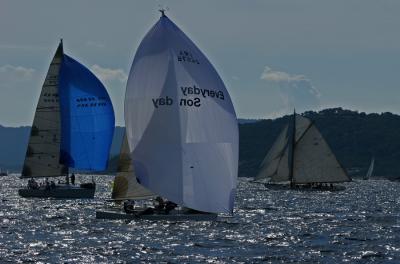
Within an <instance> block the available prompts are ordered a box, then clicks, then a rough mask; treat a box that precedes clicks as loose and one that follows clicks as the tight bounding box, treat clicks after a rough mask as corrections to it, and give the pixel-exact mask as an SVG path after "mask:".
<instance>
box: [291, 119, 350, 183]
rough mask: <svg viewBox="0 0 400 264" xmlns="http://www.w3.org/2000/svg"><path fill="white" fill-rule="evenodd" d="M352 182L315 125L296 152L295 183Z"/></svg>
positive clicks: (301, 140) (305, 135)
mask: <svg viewBox="0 0 400 264" xmlns="http://www.w3.org/2000/svg"><path fill="white" fill-rule="evenodd" d="M346 181H350V178H349V177H348V176H347V174H346V172H345V171H344V170H343V168H342V166H341V165H340V164H339V162H338V161H337V160H336V157H335V155H334V154H333V153H332V151H331V149H330V148H329V146H328V144H327V143H326V141H325V140H324V139H323V137H322V135H321V133H320V132H319V131H318V129H317V127H316V126H315V125H311V127H310V128H309V129H308V130H307V131H306V133H305V134H304V135H303V136H302V138H301V139H300V141H299V142H297V144H296V147H295V150H294V164H293V182H294V183H312V182H325V183H335V182H346Z"/></svg>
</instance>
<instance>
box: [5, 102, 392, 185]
mask: <svg viewBox="0 0 400 264" xmlns="http://www.w3.org/2000/svg"><path fill="white" fill-rule="evenodd" d="M304 116H306V117H308V118H310V119H311V120H313V121H314V122H315V124H316V126H317V127H318V128H319V129H320V131H321V133H322V135H323V136H324V137H325V139H326V141H327V142H328V144H329V145H330V146H331V148H332V150H333V152H334V153H335V154H336V156H337V158H338V160H339V161H340V162H341V163H342V165H343V166H344V167H345V168H346V169H347V170H348V171H350V172H351V173H352V174H354V175H363V174H365V172H366V170H367V167H368V166H369V163H370V160H371V157H372V156H375V173H374V174H375V175H379V176H386V177H390V178H397V177H398V176H400V162H399V161H400V116H399V115H395V114H391V113H382V114H365V113H359V112H356V111H350V110H343V109H341V108H334V109H326V110H323V111H320V112H306V113H304ZM288 118H289V116H284V117H281V118H277V119H274V120H244V119H243V120H240V122H239V123H240V125H239V132H240V143H239V144H240V148H239V149H240V151H239V159H240V162H239V176H245V177H252V176H254V175H255V174H256V173H257V171H258V167H259V164H260V162H261V160H262V159H263V158H264V156H265V155H266V153H267V152H268V150H269V148H270V147H271V145H272V143H273V142H274V141H275V139H276V137H277V136H278V134H279V132H280V131H281V129H282V128H283V126H284V125H285V124H286V123H287V122H288ZM29 131H30V128H29V127H20V128H7V127H2V126H0V150H1V151H0V167H1V168H5V169H9V170H14V171H20V167H21V166H22V163H23V159H24V156H25V151H26V144H27V141H28V135H29ZM123 134H124V128H123V127H117V128H116V130H115V133H114V141H113V145H112V147H111V153H110V155H111V157H112V158H111V161H110V170H114V169H115V168H116V163H117V161H118V153H119V149H120V146H121V144H122V137H123Z"/></svg>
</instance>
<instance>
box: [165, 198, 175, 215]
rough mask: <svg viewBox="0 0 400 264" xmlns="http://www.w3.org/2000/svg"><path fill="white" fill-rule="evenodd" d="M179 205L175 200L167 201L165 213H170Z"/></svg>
mask: <svg viewBox="0 0 400 264" xmlns="http://www.w3.org/2000/svg"><path fill="white" fill-rule="evenodd" d="M177 206H178V205H177V204H176V203H174V202H171V201H168V202H166V203H165V214H169V212H170V211H172V210H174V209H175V208H176V207H177Z"/></svg>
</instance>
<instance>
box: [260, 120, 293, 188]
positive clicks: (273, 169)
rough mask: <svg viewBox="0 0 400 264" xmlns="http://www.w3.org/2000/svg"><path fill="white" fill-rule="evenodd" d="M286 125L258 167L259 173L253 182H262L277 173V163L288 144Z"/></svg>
mask: <svg viewBox="0 0 400 264" xmlns="http://www.w3.org/2000/svg"><path fill="white" fill-rule="evenodd" d="M288 127H289V126H288V125H286V126H285V127H284V129H283V130H282V132H281V133H280V134H279V136H278V138H277V139H276V140H275V142H274V144H273V145H272V147H271V149H270V150H269V152H268V153H267V155H266V156H265V158H264V160H263V161H262V163H261V165H260V171H259V173H258V174H257V176H256V177H255V180H262V179H266V178H271V176H272V175H274V174H275V173H277V171H278V166H279V163H280V161H281V159H282V156H283V154H284V150H285V147H286V145H287V142H288V138H287V132H288Z"/></svg>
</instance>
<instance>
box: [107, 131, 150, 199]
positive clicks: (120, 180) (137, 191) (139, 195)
mask: <svg viewBox="0 0 400 264" xmlns="http://www.w3.org/2000/svg"><path fill="white" fill-rule="evenodd" d="M154 196H155V195H154V193H152V192H150V191H149V190H147V189H146V188H144V187H143V186H141V185H140V184H139V183H138V182H137V180H136V175H135V171H134V168H133V166H132V159H131V157H130V151H129V145H128V140H127V138H126V135H124V139H123V141H122V147H121V152H120V156H119V162H118V169H117V175H116V176H115V179H114V184H113V190H112V193H111V198H112V199H114V200H126V199H133V200H140V199H147V198H151V197H154Z"/></svg>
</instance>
